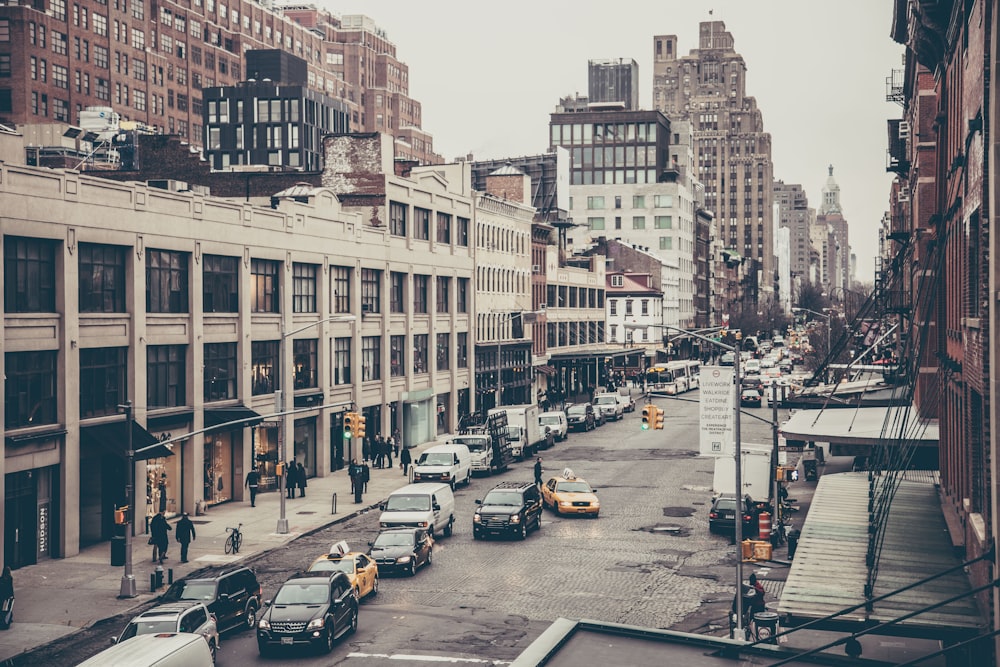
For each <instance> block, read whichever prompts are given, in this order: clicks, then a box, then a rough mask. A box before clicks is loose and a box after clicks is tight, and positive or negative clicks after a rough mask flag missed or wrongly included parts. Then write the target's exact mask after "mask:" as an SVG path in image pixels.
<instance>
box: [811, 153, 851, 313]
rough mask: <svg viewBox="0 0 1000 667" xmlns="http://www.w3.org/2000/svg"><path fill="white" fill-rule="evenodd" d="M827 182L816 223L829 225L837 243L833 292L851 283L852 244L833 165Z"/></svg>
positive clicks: (830, 282) (832, 261) (830, 289)
mask: <svg viewBox="0 0 1000 667" xmlns="http://www.w3.org/2000/svg"><path fill="white" fill-rule="evenodd" d="M828 169H829V174H828V175H827V177H826V184H825V185H824V186H823V204H822V205H821V206H820V209H819V215H817V216H816V224H820V225H829V227H830V233H831V234H832V235H833V238H834V240H835V243H833V244H832V246H831V248H830V269H829V277H828V282H827V284H826V285H825V287H826V289H827V292H828V293H829V294H831V295H832V294H833V290H836V289H838V288H842V289H843V288H848V287H850V284H851V246H850V243H849V242H848V241H849V239H848V236H847V220H845V219H844V212H843V210H842V209H841V207H840V186H839V185H837V181H836V179H834V177H833V165H832V164H831V165H830V166H829V167H828Z"/></svg>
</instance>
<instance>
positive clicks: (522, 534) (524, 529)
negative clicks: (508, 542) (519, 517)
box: [517, 521, 528, 540]
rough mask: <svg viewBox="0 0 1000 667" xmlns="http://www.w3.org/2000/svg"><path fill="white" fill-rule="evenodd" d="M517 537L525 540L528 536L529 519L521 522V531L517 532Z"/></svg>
mask: <svg viewBox="0 0 1000 667" xmlns="http://www.w3.org/2000/svg"><path fill="white" fill-rule="evenodd" d="M517 538H518V539H519V540H525V539H527V538H528V522H527V521H522V522H521V531H520V532H519V533H518V534H517Z"/></svg>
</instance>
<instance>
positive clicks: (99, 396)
mask: <svg viewBox="0 0 1000 667" xmlns="http://www.w3.org/2000/svg"><path fill="white" fill-rule="evenodd" d="M126 352H127V348H124V347H97V348H86V349H82V350H80V417H81V418H82V419H87V418H89V417H101V416H103V415H113V414H117V412H118V406H119V405H120V404H122V403H124V402H125V393H126V391H127V389H128V377H127V376H128V367H127V362H126Z"/></svg>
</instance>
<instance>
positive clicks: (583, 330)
mask: <svg viewBox="0 0 1000 667" xmlns="http://www.w3.org/2000/svg"><path fill="white" fill-rule="evenodd" d="M545 335H546V339H547V342H548V346H549V347H550V348H553V347H566V346H568V345H594V344H598V343H603V342H604V322H603V321H593V320H592V321H583V322H547V323H546V325H545Z"/></svg>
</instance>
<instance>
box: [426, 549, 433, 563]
mask: <svg viewBox="0 0 1000 667" xmlns="http://www.w3.org/2000/svg"><path fill="white" fill-rule="evenodd" d="M433 562H434V549H431V550H430V551H428V552H427V563H426V564H427V565H430V564H431V563H433Z"/></svg>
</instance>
